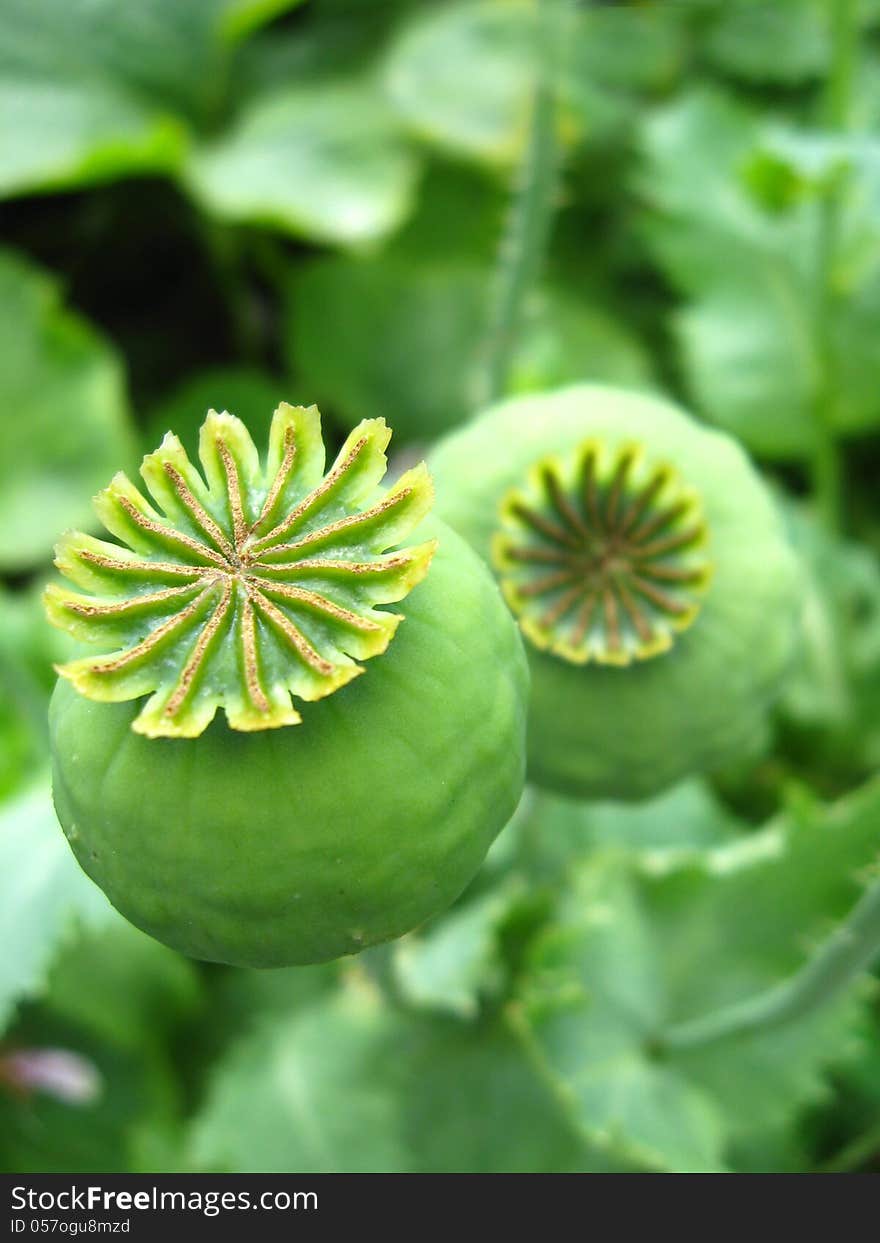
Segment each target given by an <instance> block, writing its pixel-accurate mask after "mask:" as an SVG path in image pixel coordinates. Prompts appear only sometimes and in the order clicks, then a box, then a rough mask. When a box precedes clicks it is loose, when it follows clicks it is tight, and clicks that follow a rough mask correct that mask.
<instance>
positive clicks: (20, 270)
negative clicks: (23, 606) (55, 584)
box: [0, 251, 134, 571]
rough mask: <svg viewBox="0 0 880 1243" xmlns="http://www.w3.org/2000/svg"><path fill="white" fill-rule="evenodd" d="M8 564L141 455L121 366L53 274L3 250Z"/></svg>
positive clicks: (0, 453)
mask: <svg viewBox="0 0 880 1243" xmlns="http://www.w3.org/2000/svg"><path fill="white" fill-rule="evenodd" d="M0 363H2V366H0V409H2V414H0V532H2V534H0V569H5V570H7V571H9V570H21V569H25V568H27V567H30V566H33V565H35V564H36V563H37V562H39V561H40V560H41V559H42V558H43V557H46V556H47V555H48V553H49V552H50V550H51V548H52V545H53V544H54V542H55V540H56V539H57V538H58V536H59V535H60V534H61V532H62V531H63V530H64V529H65V527H68V526H72V525H74V524H76V523H86V524H89V525H91V524H92V523H93V521H94V520H93V518H92V515H91V504H90V497H91V495H92V494H93V493H94V492H95V491H97V489H98V488H99V487H100V486H101V485H102V484H104V483H106V482H107V480H108V478H109V477H110V475H111V474H112V473H113V471H114V470H116V469H117V468H119V467H120V466H124V465H125V464H127V463H128V462H129V461H130V460H131V458H132V456H133V454H134V440H133V436H132V432H131V429H130V425H129V418H128V411H127V404H126V398H125V388H124V381H123V375H122V369H121V367H120V364H119V361H118V359H117V357H116V355H115V354H114V353H113V351H112V350H111V349H110V347H109V346H108V345H106V344H105V343H104V341H103V340H102V339H101V338H100V337H99V336H98V334H97V332H96V331H95V330H94V329H93V328H91V327H90V326H89V325H88V324H87V323H86V322H85V321H84V320H82V319H80V318H79V317H78V316H76V315H74V314H72V313H71V312H70V311H68V310H66V309H65V308H64V307H63V306H62V304H61V299H60V295H59V291H58V288H57V286H56V285H55V283H54V281H53V280H52V279H51V278H50V277H49V276H48V275H46V274H45V273H44V272H42V271H41V270H40V269H39V268H36V267H34V266H33V265H31V264H30V263H27V262H25V261H24V260H23V259H20V258H19V257H18V256H16V255H15V254H13V253H12V252H10V251H6V252H0Z"/></svg>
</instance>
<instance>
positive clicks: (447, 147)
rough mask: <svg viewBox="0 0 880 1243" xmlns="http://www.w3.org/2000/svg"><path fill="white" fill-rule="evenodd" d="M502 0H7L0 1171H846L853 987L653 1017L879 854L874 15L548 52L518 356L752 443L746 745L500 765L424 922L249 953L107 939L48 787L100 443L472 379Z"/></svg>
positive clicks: (855, 1111) (451, 412) (106, 446)
mask: <svg viewBox="0 0 880 1243" xmlns="http://www.w3.org/2000/svg"><path fill="white" fill-rule="evenodd" d="M537 12H538V10H537V6H536V5H535V4H532V3H529V2H528V0H454V2H452V3H419V0H382V3H380V4H374V3H370V2H368V0H304V2H303V3H301V4H300V3H297V2H296V0H188V3H186V4H179V3H172V0H140V2H139V3H138V4H136V5H135V4H127V3H123V2H122V0H98V2H97V3H96V2H95V0H0V25H2V30H3V38H2V40H0V104H2V111H3V115H4V118H5V123H4V126H3V130H2V133H0V198H2V200H3V201H2V204H0V212H2V217H0V218H2V222H3V233H2V244H3V250H2V252H0V572H2V573H3V574H4V575H5V579H4V583H3V585H2V591H0V864H2V866H0V877H2V880H0V893H2V903H0V933H2V937H0V940H2V943H3V945H4V946H5V947H6V951H7V952H6V954H5V955H4V959H3V963H2V965H0V1023H2V1024H3V1026H4V1035H3V1040H2V1045H0V1166H2V1168H4V1169H8V1170H20V1171H26V1170H27V1171H30V1170H65V1171H84V1170H111V1169H121V1170H193V1169H199V1170H201V1169H204V1170H214V1169H231V1170H241V1171H251V1170H254V1171H257V1170H265V1171H271V1170H305V1171H319V1170H385V1169H388V1170H472V1171H483V1170H488V1171H497V1170H566V1171H567V1170H585V1171H587V1170H606V1169H611V1170H631V1169H654V1170H674V1171H686V1170H741V1171H748V1170H773V1171H782V1170H796V1171H802V1170H813V1169H825V1168H828V1169H867V1168H878V1161H880V1132H878V1124H880V1012H878V1007H877V1001H876V993H875V989H874V987H873V984H872V981H870V980H865V981H863V982H862V983H861V984H859V985H858V986H857V987H856V988H854V989H853V990H851V991H850V992H849V993H848V994H847V995H846V996H844V997H842V998H841V999H840V1000H839V1001H838V1002H836V1003H834V1004H833V1005H831V1006H829V1007H827V1008H825V1009H824V1010H822V1011H821V1012H819V1013H818V1014H816V1015H814V1016H812V1017H811V1018H810V1019H808V1020H804V1021H803V1022H801V1023H799V1024H797V1025H794V1026H792V1027H789V1028H786V1029H780V1030H778V1031H775V1032H772V1033H765V1034H762V1035H759V1036H753V1037H749V1038H748V1039H741V1040H737V1041H731V1042H727V1043H725V1044H721V1045H717V1046H713V1047H711V1048H707V1049H706V1050H703V1051H701V1052H699V1053H698V1052H696V1051H695V1052H691V1053H688V1054H684V1053H679V1054H675V1055H666V1056H662V1055H661V1053H660V1052H659V1050H658V1048H657V1046H656V1043H655V1036H656V1033H657V1031H658V1029H659V1028H660V1027H661V1026H663V1025H665V1024H667V1023H669V1022H670V1021H677V1020H682V1019H687V1018H690V1017H693V1016H695V1015H698V1014H700V1013H704V1012H706V1011H707V1010H709V1009H713V1008H715V1007H717V1006H719V1005H722V1004H724V1003H725V1002H729V1001H731V1000H734V999H736V998H739V997H742V996H745V995H748V994H749V993H751V992H754V991H755V990H757V989H761V988H763V987H766V986H768V985H770V984H773V983H774V982H776V981H778V980H780V979H782V978H784V977H786V976H787V975H789V974H790V973H791V972H792V971H793V970H794V969H795V968H796V967H797V966H798V965H799V963H801V962H802V961H803V960H804V958H805V956H806V955H807V953H808V952H809V950H810V949H811V947H812V946H814V945H815V944H816V943H817V941H819V940H820V939H821V937H822V936H823V935H825V934H826V933H827V931H828V930H829V928H830V927H831V926H832V925H833V923H834V921H836V920H839V919H840V918H841V916H842V915H843V914H845V912H846V911H847V910H848V909H849V908H850V906H851V905H852V903H853V901H854V899H855V896H856V895H857V893H858V890H859V887H860V885H862V884H864V882H865V879H866V877H867V876H868V875H869V874H870V871H871V869H872V868H875V867H876V863H877V860H878V855H880V787H878V785H877V772H878V768H880V565H878V552H880V509H878V504H877V478H878V471H880V345H878V342H880V144H878V138H877V131H876V126H877V124H878V122H880V5H878V4H877V3H876V2H875V0H862V3H860V4H855V5H854V13H855V18H856V29H855V36H856V38H855V40H854V48H853V51H852V56H851V58H850V60H849V61H848V62H847V63H843V64H841V63H840V48H839V46H838V45H837V44H835V39H834V37H833V34H834V32H833V28H832V27H833V18H834V13H835V5H834V4H833V3H826V2H825V0H784V2H783V0H776V2H774V3H771V2H770V0H735V2H733V3H732V2H730V0H678V2H675V3H672V2H670V3H665V4H662V3H656V4H632V5H627V4H621V5H601V4H595V5H586V4H584V5H579V6H574V17H573V22H572V26H571V39H570V46H569V47H568V48H567V49H566V53H567V54H566V57H565V59H564V64H563V65H562V66H561V67H560V70H559V73H558V80H555V81H554V82H553V84H552V85H553V89H554V91H555V92H556V97H557V99H558V104H559V125H558V129H559V135H558V138H559V143H560V147H561V156H560V171H559V176H558V185H557V190H556V202H555V209H556V214H555V222H554V227H553V231H552V238H551V241H550V246H549V251H548V254H547V255H546V258H545V262H544V264H543V267H542V271H541V276H540V279H539V281H538V282H537V284H536V286H535V287H534V288H533V289H531V290H530V291H529V292H528V295H527V298H526V302H525V305H524V307H523V319H522V326H521V331H520V333H519V337H518V339H517V342H516V349H515V352H514V356H513V358H512V366H511V369H510V379H509V387H510V389H511V391H527V390H540V389H542V388H546V387H549V386H553V385H557V384H561V383H564V382H567V381H571V380H579V379H601V380H608V381H611V382H614V383H618V384H622V385H626V386H629V387H638V388H653V389H656V390H661V391H665V392H668V393H671V394H672V395H674V396H677V397H678V398H680V399H681V400H682V401H683V402H684V403H685V404H687V405H689V406H690V407H691V408H692V409H693V410H694V412H695V413H696V414H697V415H698V416H699V417H701V418H705V419H707V420H710V421H712V422H715V423H717V424H719V425H721V426H723V427H724V428H726V429H727V430H728V431H730V432H732V433H733V434H734V435H736V436H737V437H739V438H740V439H741V440H742V442H743V443H744V444H745V445H746V447H747V448H748V449H749V450H750V451H751V452H752V453H753V454H754V455H756V457H757V460H758V461H759V463H760V464H761V465H762V467H763V468H764V470H765V471H766V473H767V477H768V479H769V480H771V482H772V484H773V486H774V488H775V489H776V492H777V494H778V497H779V501H780V505H781V506H782V507H783V509H784V511H785V513H786V516H787V521H788V524H789V529H790V534H791V539H792V542H793V544H794V546H795V547H796V549H797V550H798V551H799V553H800V555H801V558H802V560H803V564H804V569H805V577H804V582H805V588H804V602H803V643H802V645H801V650H800V653H799V656H798V660H797V662H796V665H795V667H794V668H793V669H792V671H791V676H790V678H789V680H788V683H787V685H786V689H785V692H784V694H783V697H782V700H781V702H780V704H779V705H778V708H777V711H776V714H775V717H774V719H773V720H772V721H770V722H769V723H768V724H769V728H768V731H767V733H768V737H767V743H766V746H765V750H764V752H763V754H762V755H761V756H760V757H758V758H757V759H756V760H755V762H754V763H753V764H752V765H751V766H750V767H749V768H748V769H747V770H738V771H731V772H723V773H719V774H717V775H716V776H715V777H714V778H713V780H712V782H711V783H710V782H704V781H699V782H697V781H694V782H688V783H686V784H685V785H683V786H681V787H678V788H676V789H674V790H672V791H670V792H669V793H668V794H666V795H664V796H663V797H662V798H660V799H658V800H656V801H655V802H653V803H650V804H647V805H643V806H633V807H627V806H618V805H611V804H599V805H579V804H576V803H570V802H567V801H565V800H563V799H559V798H555V797H549V796H547V795H544V794H541V793H540V792H538V791H535V790H527V792H526V795H525V796H524V799H523V803H522V805H521V807H520V810H519V812H518V813H517V815H516V816H515V818H514V820H513V821H512V823H511V824H510V825H509V827H508V828H507V830H506V831H505V832H504V833H503V834H502V836H501V838H500V839H499V840H498V842H497V843H496V845H495V847H494V848H493V850H492V852H491V853H490V857H489V859H488V861H487V863H486V865H485V867H484V869H483V871H482V872H481V873H480V875H479V876H478V878H477V880H476V881H475V882H474V884H473V886H472V887H471V889H470V891H469V892H468V893H466V894H465V895H464V896H463V897H462V898H461V899H460V900H459V902H458V903H457V904H456V906H455V907H454V908H453V909H452V911H450V912H449V913H448V914H447V915H445V916H443V917H441V918H439V919H437V920H435V921H434V922H433V923H432V924H431V925H429V926H428V927H426V928H425V929H423V930H420V931H419V932H418V933H414V934H412V935H410V936H409V937H406V938H404V939H403V940H402V941H401V942H399V943H397V944H395V945H393V946H390V947H383V948H382V949H380V950H372V951H368V952H367V953H366V954H364V955H362V956H361V957H360V958H359V959H357V960H350V961H346V962H342V963H339V964H333V965H331V966H327V967H320V968H308V969H298V970H289V971H278V972H269V973H264V974H258V973H254V972H247V971H233V970H231V969H225V968H219V967H209V966H205V965H203V964H198V963H192V962H189V961H186V960H184V959H182V958H180V957H179V956H177V955H175V954H173V953H172V952H171V951H170V950H166V949H165V948H164V947H162V946H159V945H158V944H156V943H154V942H152V941H150V940H149V939H148V938H147V937H145V936H143V935H142V934H141V933H139V932H136V931H135V930H134V929H132V928H131V927H129V926H128V925H127V924H126V923H125V922H124V921H123V920H122V919H121V917H119V916H117V915H116V914H115V912H114V911H113V910H112V909H111V908H110V907H109V906H108V904H107V903H106V901H105V900H104V899H103V897H102V895H101V894H100V893H99V892H98V891H97V890H96V889H95V888H94V886H92V885H91V883H90V882H89V881H88V880H87V879H86V878H85V877H84V876H83V875H82V874H81V873H80V871H79V869H78V868H77V866H76V864H75V862H74V860H73V858H72V856H71V855H70V853H69V851H68V848H67V846H66V843H65V842H64V839H63V837H62V835H61V833H60V831H59V829H58V827H57V824H56V822H55V819H54V814H53V811H52V808H51V801H50V794H49V779H48V775H47V773H46V768H47V756H46V737H45V711H46V703H47V700H48V694H49V692H50V690H51V685H52V678H53V675H52V670H51V665H52V662H53V661H56V660H58V659H60V658H62V656H63V651H62V650H61V647H60V645H61V644H62V642H63V641H62V640H60V639H59V638H58V637H57V636H56V635H52V634H50V633H49V632H48V631H47V629H46V628H45V627H44V626H43V624H42V622H41V617H40V608H39V599H38V596H39V590H40V587H41V585H42V583H43V582H44V581H45V578H46V576H47V575H48V573H49V572H50V568H51V548H52V544H53V541H54V540H55V539H56V538H57V536H58V535H59V534H60V532H61V531H62V530H63V529H65V528H66V527H69V526H74V525H83V524H88V522H89V508H88V499H89V496H90V495H91V493H93V492H94V491H96V490H97V489H98V487H100V486H102V485H103V484H104V483H106V482H107V480H108V478H109V476H110V475H111V474H112V473H113V471H115V470H117V469H126V470H131V469H133V468H134V467H135V466H136V463H137V459H138V456H139V451H143V450H146V449H147V448H150V447H153V446H154V444H155V443H157V442H158V440H159V439H160V438H161V436H162V434H163V433H164V432H165V431H166V430H168V429H169V428H174V430H176V431H177V432H178V433H179V434H180V435H181V436H182V438H183V439H184V441H185V443H187V444H188V445H189V446H190V447H192V445H193V439H194V436H195V432H196V429H197V427H198V425H199V424H200V422H201V419H202V417H203V415H204V413H205V410H206V409H207V407H208V406H210V405H213V406H216V407H218V408H222V407H227V408H229V409H230V410H232V411H233V412H234V413H237V414H239V415H241V416H243V417H244V418H245V419H246V420H247V421H248V423H249V424H250V426H251V427H252V429H253V430H254V431H255V433H256V434H257V435H258V436H259V435H260V434H261V433H262V431H263V430H264V428H265V426H266V425H267V423H268V419H269V417H270V415H271V410H272V407H273V405H274V404H275V403H276V402H277V401H279V400H281V399H289V400H292V401H302V402H311V401H317V402H319V403H320V404H321V406H322V409H324V411H325V415H326V417H327V418H328V420H329V421H330V423H331V426H334V427H335V428H336V429H337V431H339V432H342V431H344V430H346V429H347V428H348V427H349V426H350V425H351V424H352V423H353V422H354V421H356V420H358V419H360V418H362V417H367V416H373V415H384V416H385V417H386V418H387V419H388V421H389V423H390V424H391V425H392V426H393V427H394V428H395V430H396V433H397V436H396V443H397V445H398V447H400V446H401V445H403V446H404V455H406V454H409V453H410V452H416V451H420V450H421V449H422V448H423V447H424V446H425V445H426V444H427V443H428V442H430V441H431V440H432V439H434V438H435V437H437V436H438V435H440V434H442V433H443V432H444V431H445V430H446V429H448V428H450V427H452V426H453V425H454V424H455V423H456V422H460V421H462V420H464V419H466V418H467V417H468V416H469V415H470V414H471V413H472V412H473V411H474V409H475V406H476V404H477V403H478V402H479V401H480V399H481V393H482V385H483V381H484V373H485V368H486V365H487V350H488V348H489V345H488V341H489V334H490V327H491V318H492V313H493V311H492V308H493V303H494V299H495V297H496V290H497V280H498V262H499V260H498V256H499V251H500V248H501V240H502V237H503V235H504V232H505V220H506V218H507V214H508V210H509V200H510V194H511V187H512V186H513V185H514V184H515V183H516V181H517V178H518V177H519V176H520V172H519V166H520V164H521V161H522V159H523V154H524V150H525V144H526V141H527V132H528V125H529V117H530V107H531V99H532V89H533V79H534V73H535V57H536V49H537V47H538V45H539V42H538V41H537V40H536V38H535V30H536V27H535V22H536V20H537ZM836 58H837V59H836ZM847 80H848V85H847ZM829 82H830V83H831V86H829ZM841 85H843V86H845V87H847V89H846V91H845V92H844V93H845V94H847V95H848V99H847V100H845V101H844V104H845V106H842V105H841V100H840V98H839V88H841ZM835 92H838V95H837V96H836V95H835ZM829 441H830V448H829ZM829 453H830V454H831V455H832V457H833V459H834V461H835V462H836V466H837V470H838V472H839V474H840V476H841V480H842V486H841V487H840V492H841V497H840V498H839V499H840V500H841V501H842V503H841V505H840V516H839V522H838V523H837V524H836V526H835V525H834V524H831V525H829V523H828V521H827V519H828V513H829V510H828V507H827V506H825V505H823V504H820V501H821V500H822V497H821V496H820V495H819V494H818V493H817V490H816V489H817V487H819V488H820V490H821V486H822V478H823V477H827V472H826V475H824V476H823V471H822V470H816V468H815V464H816V460H817V456H818V455H821V454H824V455H825V457H826V458H827V456H828V454H829ZM825 465H826V466H827V461H826V462H825ZM826 499H827V498H826ZM832 508H833V507H832ZM755 556H756V557H758V556H760V549H756V550H755ZM147 793H148V792H146V791H145V797H146V796H147ZM53 1051H54V1053H53ZM58 1051H63V1052H64V1054H65V1056H66V1057H67V1059H68V1061H67V1062H66V1063H65V1062H63V1061H62V1063H61V1066H62V1069H63V1068H64V1067H65V1066H66V1070H65V1072H64V1074H61V1073H60V1072H59V1070H58V1064H57V1063H56V1061H53V1060H52V1059H53V1057H54V1056H55V1055H56V1054H57V1053H58Z"/></svg>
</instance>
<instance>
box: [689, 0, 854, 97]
mask: <svg viewBox="0 0 880 1243" xmlns="http://www.w3.org/2000/svg"><path fill="white" fill-rule="evenodd" d="M715 7H716V9H717V13H718V16H717V18H716V20H715V22H714V23H713V24H712V26H711V27H710V30H709V34H708V38H707V39H706V42H705V48H706V52H707V53H708V55H709V57H710V59H711V60H712V62H713V63H714V64H715V65H717V66H718V67H719V68H720V69H722V70H724V71H726V72H727V73H731V74H734V75H735V76H737V77H739V78H742V79H743V80H744V81H746V82H770V83H778V84H780V85H782V86H797V85H800V84H801V83H803V82H805V81H809V80H810V79H811V78H818V77H821V76H823V75H824V74H825V71H826V70H827V68H828V62H829V59H830V53H831V44H830V39H829V32H828V20H829V16H828V15H829V6H828V5H827V4H826V3H824V0H774V2H773V3H772V4H768V3H766V2H765V0H745V2H743V0H738V2H737V3H733V4H731V3H729V2H728V0H725V2H723V3H718V4H716V6H715Z"/></svg>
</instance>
